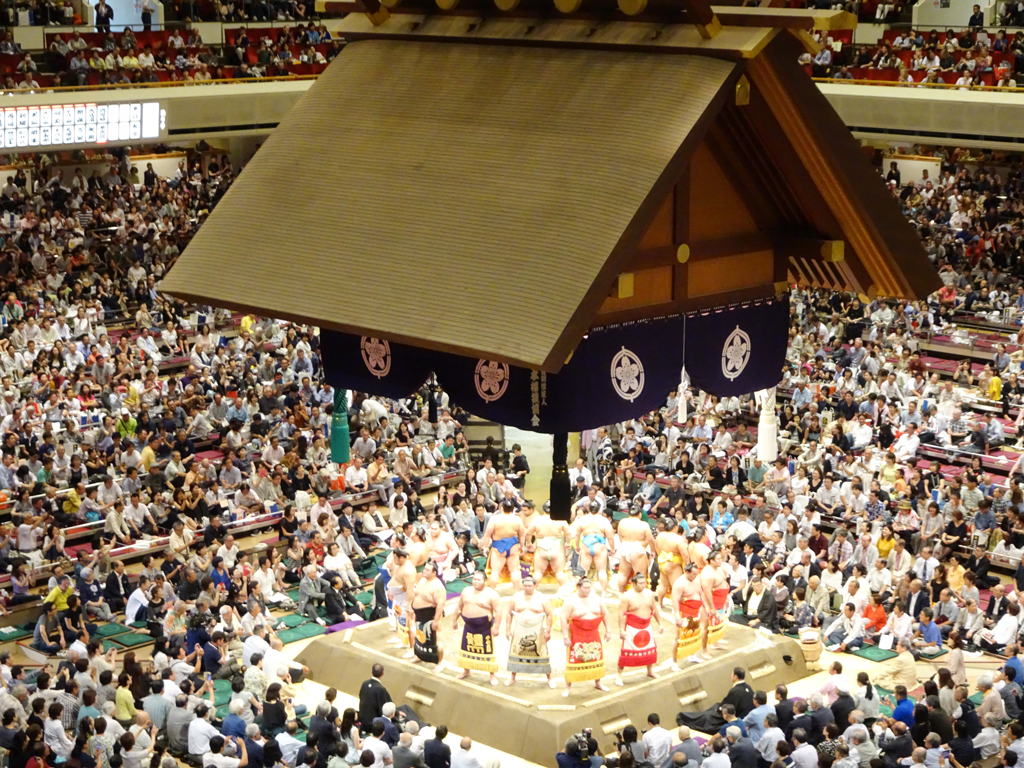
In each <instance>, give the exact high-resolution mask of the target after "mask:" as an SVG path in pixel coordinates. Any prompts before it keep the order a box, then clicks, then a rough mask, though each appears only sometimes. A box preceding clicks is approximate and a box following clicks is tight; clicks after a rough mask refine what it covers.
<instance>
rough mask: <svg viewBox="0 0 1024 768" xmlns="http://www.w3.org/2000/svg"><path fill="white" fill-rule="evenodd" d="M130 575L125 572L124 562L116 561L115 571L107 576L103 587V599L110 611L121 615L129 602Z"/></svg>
mask: <svg viewBox="0 0 1024 768" xmlns="http://www.w3.org/2000/svg"><path fill="white" fill-rule="evenodd" d="M129 592H130V589H129V587H128V575H127V574H126V573H125V572H124V562H123V561H121V560H115V561H114V570H112V571H111V572H110V574H109V575H108V576H107V581H106V584H104V585H103V599H104V600H106V601H107V605H109V606H110V610H112V611H114V612H115V613H120V612H121V611H123V610H124V607H125V605H126V604H127V602H128V594H129Z"/></svg>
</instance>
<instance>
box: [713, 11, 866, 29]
mask: <svg viewBox="0 0 1024 768" xmlns="http://www.w3.org/2000/svg"><path fill="white" fill-rule="evenodd" d="M711 10H713V11H714V12H715V13H716V14H717V15H718V18H719V20H720V21H721V22H722V24H723V25H725V26H727V27H775V28H776V29H807V30H810V29H823V30H829V31H832V30H840V29H856V28H857V17H856V16H855V15H854V14H852V13H848V12H846V11H830V10H803V9H800V8H777V7H771V6H764V5H762V6H760V7H753V6H742V7H741V6H731V5H713V6H711Z"/></svg>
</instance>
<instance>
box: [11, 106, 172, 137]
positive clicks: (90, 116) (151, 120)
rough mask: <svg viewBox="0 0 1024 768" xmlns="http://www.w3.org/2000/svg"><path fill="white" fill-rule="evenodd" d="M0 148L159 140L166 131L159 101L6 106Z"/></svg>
mask: <svg viewBox="0 0 1024 768" xmlns="http://www.w3.org/2000/svg"><path fill="white" fill-rule="evenodd" d="M0 116H2V118H3V121H2V123H3V125H2V130H0V148H4V149H22V148H30V147H68V146H71V147H73V146H85V145H102V144H112V143H115V142H117V143H121V142H128V141H138V140H145V139H157V138H160V136H161V135H162V134H163V133H164V132H165V129H166V113H165V111H164V110H163V109H161V108H160V104H159V102H156V101H148V102H139V101H132V102H127V103H125V104H94V103H84V104H55V105H52V106H38V107H5V108H3V109H0Z"/></svg>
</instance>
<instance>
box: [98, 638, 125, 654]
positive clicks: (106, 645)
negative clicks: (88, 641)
mask: <svg viewBox="0 0 1024 768" xmlns="http://www.w3.org/2000/svg"><path fill="white" fill-rule="evenodd" d="M100 642H101V643H103V652H104V653H106V652H107V651H109V650H110V649H111V648H117V650H119V651H120V650H121V646H120V645H118V644H117V643H115V642H114V641H113V640H110V639H109V638H106V637H104V638H102V639H101V640H100Z"/></svg>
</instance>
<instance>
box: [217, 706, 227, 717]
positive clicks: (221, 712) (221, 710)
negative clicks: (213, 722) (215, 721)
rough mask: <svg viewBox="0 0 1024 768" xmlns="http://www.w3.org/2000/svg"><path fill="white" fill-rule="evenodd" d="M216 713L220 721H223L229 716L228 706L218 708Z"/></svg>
mask: <svg viewBox="0 0 1024 768" xmlns="http://www.w3.org/2000/svg"><path fill="white" fill-rule="evenodd" d="M216 711H217V717H218V718H219V719H221V720H223V719H224V718H225V717H227V716H228V705H227V704H225V705H224V706H222V707H217V710H216Z"/></svg>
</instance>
